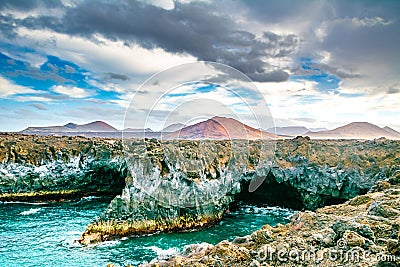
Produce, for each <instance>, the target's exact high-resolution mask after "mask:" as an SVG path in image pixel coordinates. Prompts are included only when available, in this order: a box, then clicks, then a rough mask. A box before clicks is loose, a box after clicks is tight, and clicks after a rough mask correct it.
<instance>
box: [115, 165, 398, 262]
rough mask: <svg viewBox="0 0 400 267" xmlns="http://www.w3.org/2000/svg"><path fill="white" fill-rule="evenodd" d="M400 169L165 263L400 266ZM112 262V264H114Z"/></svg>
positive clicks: (188, 248)
mask: <svg viewBox="0 0 400 267" xmlns="http://www.w3.org/2000/svg"><path fill="white" fill-rule="evenodd" d="M399 264H400V172H397V174H395V175H394V176H393V177H391V178H390V179H389V180H388V181H379V182H377V183H376V185H375V186H374V187H373V188H372V189H371V190H370V192H368V193H367V194H364V195H360V196H357V197H354V198H352V199H351V200H349V201H347V202H345V203H343V204H339V205H333V206H326V207H323V208H319V209H317V210H316V211H315V212H313V211H302V212H297V213H296V214H294V215H293V216H292V218H291V221H290V222H289V223H288V224H285V225H277V226H275V227H271V226H270V225H264V226H263V227H262V229H260V230H257V231H255V232H253V233H252V234H250V235H247V236H243V237H237V238H235V239H234V240H233V241H231V242H229V241H227V240H224V241H221V242H220V243H218V244H216V245H212V244H207V243H201V244H192V245H189V246H186V247H185V248H184V251H183V252H182V253H180V254H177V255H175V256H172V257H171V258H170V259H168V260H161V261H153V262H151V263H145V264H142V265H140V266H141V267H155V266H157V267H167V266H199V267H200V266H252V267H257V266H393V267H395V266H399ZM109 266H113V265H112V264H110V265H109Z"/></svg>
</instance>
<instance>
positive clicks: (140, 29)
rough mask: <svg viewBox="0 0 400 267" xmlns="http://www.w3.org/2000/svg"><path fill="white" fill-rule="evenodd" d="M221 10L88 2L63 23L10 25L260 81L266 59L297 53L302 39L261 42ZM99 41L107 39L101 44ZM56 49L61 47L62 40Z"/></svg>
mask: <svg viewBox="0 0 400 267" xmlns="http://www.w3.org/2000/svg"><path fill="white" fill-rule="evenodd" d="M215 5H216V4H214V3H213V4H211V3H204V2H189V3H180V2H175V3H174V8H173V9H168V10H167V9H164V8H162V7H160V6H157V5H147V4H144V3H141V2H136V1H116V2H105V1H104V2H102V1H101V2H96V3H94V2H90V1H88V2H79V3H78V4H77V6H76V7H72V8H67V9H65V13H64V14H63V15H62V16H60V17H59V19H53V18H52V19H51V20H50V19H49V17H47V16H39V17H27V18H20V19H17V20H14V21H12V19H10V17H6V18H7V19H8V20H10V22H9V23H8V24H7V25H11V24H12V25H14V24H15V23H17V24H18V25H20V26H23V27H25V28H26V29H27V31H31V30H44V29H50V30H49V31H53V32H57V33H63V34H67V35H68V36H75V37H78V38H79V37H84V38H85V39H90V40H93V41H96V42H97V43H98V44H99V45H101V44H102V43H104V42H109V41H111V42H118V41H121V42H122V43H123V45H124V46H127V47H132V48H134V49H138V47H137V46H139V47H142V48H145V49H149V50H154V49H161V50H164V51H165V52H167V53H171V54H179V55H187V54H189V55H192V56H194V57H196V58H198V59H200V60H206V61H217V62H221V63H224V64H228V65H231V66H233V67H235V68H237V69H239V70H241V71H243V72H244V73H245V74H247V75H248V76H252V77H253V78H254V79H256V80H258V79H259V78H261V74H263V73H266V74H268V72H269V71H270V70H269V67H270V66H269V64H268V62H267V61H266V60H264V59H263V58H270V57H272V58H284V57H287V56H290V55H292V54H293V53H295V52H296V51H297V48H298V46H299V39H298V38H296V36H294V35H293V34H284V35H277V34H275V35H274V36H273V38H271V33H266V34H263V35H260V36H257V35H254V34H253V33H251V32H249V31H243V30H240V25H238V24H237V23H236V22H235V21H234V19H232V18H231V17H229V16H227V15H226V14H224V13H222V12H218V13H217V12H215V10H216V9H214V6H215ZM110 10H112V11H113V12H114V15H113V16H109V15H108V14H109V11H110ZM213 10H214V11H213ZM217 10H218V9H217ZM127 21H129V23H126V22H127ZM13 23H14V24H13ZM17 30H18V29H16V28H14V29H13V30H12V31H13V32H14V33H15V32H16V31H17ZM99 36H103V37H104V38H105V39H103V40H99V39H98V37H99ZM42 40H43V38H42ZM49 40H51V39H49ZM56 45H57V46H58V45H59V44H58V38H56ZM74 47H77V46H74ZM97 55H101V53H98V54H97ZM125 55H126V54H125ZM141 63H144V61H142V62H141ZM267 78H269V79H272V80H273V81H279V80H286V79H287V75H267ZM263 79H264V80H265V79H266V78H263ZM276 79H277V80H276Z"/></svg>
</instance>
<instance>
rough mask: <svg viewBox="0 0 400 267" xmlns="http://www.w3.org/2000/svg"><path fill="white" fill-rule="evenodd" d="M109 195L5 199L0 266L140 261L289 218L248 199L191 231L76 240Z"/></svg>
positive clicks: (0, 226)
mask: <svg viewBox="0 0 400 267" xmlns="http://www.w3.org/2000/svg"><path fill="white" fill-rule="evenodd" d="M108 203H109V200H108V199H99V198H86V199H82V200H81V201H78V202H64V203H41V204H30V203H0V266H24V267H28V266H104V267H105V266H106V265H107V263H115V264H119V265H126V264H128V263H129V264H132V265H138V264H140V263H143V262H145V261H151V260H152V259H154V258H157V257H158V258H165V257H167V256H168V255H171V254H172V253H175V252H177V251H180V250H182V249H183V247H184V246H185V245H188V244H192V243H201V242H208V243H211V244H215V243H217V242H219V241H221V240H225V239H227V240H232V239H233V238H235V237H236V236H243V235H247V234H249V233H251V232H253V231H254V230H257V229H259V228H260V227H261V226H262V225H264V224H267V223H268V224H271V225H275V224H277V223H285V222H286V221H287V218H288V216H290V215H291V214H292V212H291V211H289V210H287V209H280V208H271V207H254V206H248V205H242V206H241V207H240V208H238V209H237V210H236V211H234V212H231V213H229V214H227V215H226V217H225V218H224V220H223V221H222V222H221V223H220V224H218V225H215V226H213V227H210V228H206V229H202V230H200V231H192V232H186V233H168V234H155V235H151V236H145V237H139V238H124V239H123V240H120V241H110V242H105V243H103V244H101V245H96V246H89V247H83V246H80V245H77V244H76V243H75V242H74V240H76V239H78V238H79V237H80V234H81V233H82V232H83V231H84V229H85V227H86V225H87V224H88V223H89V222H90V221H91V220H92V219H93V218H94V217H96V216H98V215H99V214H100V213H101V212H102V211H103V210H104V209H105V208H106V206H107V204H108Z"/></svg>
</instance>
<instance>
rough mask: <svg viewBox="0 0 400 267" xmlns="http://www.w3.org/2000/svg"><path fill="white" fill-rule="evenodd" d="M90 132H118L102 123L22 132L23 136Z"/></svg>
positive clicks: (69, 125)
mask: <svg viewBox="0 0 400 267" xmlns="http://www.w3.org/2000/svg"><path fill="white" fill-rule="evenodd" d="M91 132H118V130H117V129H116V128H114V127H112V126H111V125H109V124H107V123H105V122H103V121H94V122H91V123H87V124H82V125H78V124H75V123H67V124H65V125H63V126H46V127H28V128H26V129H25V130H22V131H21V133H24V134H52V133H91Z"/></svg>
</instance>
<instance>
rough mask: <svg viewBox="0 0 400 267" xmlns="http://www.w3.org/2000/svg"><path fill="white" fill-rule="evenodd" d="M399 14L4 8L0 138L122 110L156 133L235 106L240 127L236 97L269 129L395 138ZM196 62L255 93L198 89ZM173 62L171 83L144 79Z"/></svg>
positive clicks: (307, 6) (317, 7) (139, 6)
mask: <svg viewBox="0 0 400 267" xmlns="http://www.w3.org/2000/svg"><path fill="white" fill-rule="evenodd" d="M398 10H400V1H397V0H393V1H388V0H382V1H372V0H371V1H368V0H362V1H357V0H354V1H345V0H340V1H328V0H325V1H324V0H321V1H308V0H307V1H306V0H299V1H292V0H279V1H263V0H254V1H245V0H236V1H224V0H222V1H190V0H177V1H168V0H165V1H162V0H151V1H133V0H132V1H118V0H116V1H78V0H61V1H55V0H54V1H53V0H49V1H38V0H32V1H21V0H2V1H1V2H0V131H20V130H22V129H24V128H26V127H28V126H48V125H63V124H67V123H69V122H74V123H78V124H83V123H88V122H91V121H96V120H101V121H105V122H107V123H109V124H111V125H113V126H114V127H116V128H119V129H122V128H124V126H126V123H125V122H124V118H125V114H126V113H129V112H132V114H131V116H130V117H131V118H138V117H142V116H144V115H143V114H147V115H148V114H150V113H151V114H152V116H153V117H152V118H153V120H150V121H149V123H148V124H146V125H145V126H149V127H151V128H154V130H159V129H161V128H162V127H163V126H164V125H163V123H165V122H171V123H172V122H173V123H175V122H190V121H192V122H193V120H195V119H196V118H200V117H207V116H212V115H227V114H230V113H232V110H233V113H235V114H236V115H237V114H239V115H243V114H244V115H243V116H244V120H245V122H246V119H245V117H246V114H247V112H248V110H246V108H243V107H245V106H246V105H245V104H243V103H244V102H246V103H248V102H249V101H250V102H251V101H252V100H254V99H259V98H258V96H259V95H260V94H261V95H262V97H263V101H262V102H263V103H265V110H266V113H269V112H270V113H271V114H272V117H273V120H274V122H275V125H277V126H292V125H299V126H300V125H301V126H306V127H310V128H318V127H325V128H329V129H332V128H334V127H338V126H341V125H344V124H347V123H350V122H353V121H368V122H370V123H374V124H376V125H378V126H381V127H383V126H386V125H388V126H390V127H392V128H394V129H396V130H398V131H400V120H399V111H400V64H399V63H400V49H399V47H400V13H399V11H398ZM199 61H200V62H202V61H206V62H216V63H218V64H224V65H227V66H230V67H232V68H234V69H235V70H237V71H240V72H241V73H243V75H245V76H246V77H248V78H249V79H250V80H251V81H252V85H248V84H247V85H243V84H241V83H238V82H232V79H231V78H232V77H228V76H229V75H231V74H230V72H229V71H228V72H225V73H223V72H218V69H219V68H218V67H216V69H215V70H216V71H215V72H214V73H213V74H212V75H211V76H212V77H211V76H210V77H211V78H210V77H208V76H207V77H206V78H207V79H209V82H206V83H204V81H205V80H207V79H202V80H201V82H199V81H196V80H193V78H194V77H195V76H193V73H194V72H195V71H194V70H196V68H194V69H193V68H192V66H193V65H191V64H189V63H195V62H199ZM182 64H186V65H183V66H186V69H180V71H179V72H175V75H177V76H180V77H181V79H180V82H181V86H177V83H168V82H166V80H168V79H169V77H164V78H163V79H164V80H163V81H162V82H160V81H158V80H157V81H154V82H153V84H149V83H148V81H149V79H150V80H151V77H153V78H154V77H160V75H159V76H157V75H158V74H157V73H159V72H160V71H164V72H165V70H168V69H170V68H174V67H176V66H182ZM214 67H215V66H214ZM214 74H215V76H214ZM161 76H162V75H161ZM164 76H165V75H164ZM197 78H198V77H197ZM185 79H186V80H185ZM184 80H185V81H186V82H185V83H184V82H183V81H184ZM221 80H224V82H222V84H224V85H226V86H227V87H224V86H220V85H221V83H219V81H221ZM228 80H230V81H231V82H230V83H229V82H227V81H228ZM146 81H147V83H146ZM143 84H145V86H143ZM160 84H161V85H162V86H161V85H160ZM157 85H160V86H157ZM229 86H236V87H235V90H236V91H235V92H239V95H238V94H230V93H229V92H230V91H229V90H230V89H229ZM241 86H243V87H241ZM249 87H251V88H252V89H254V88H256V89H257V90H252V89H251V90H249V89H248V88H249ZM182 88H184V90H183V91H182ZM157 96H158V98H157ZM160 96H161V99H159V97H160ZM193 98H196V99H198V100H199V99H200V100H199V101H200V102H199V101H198V102H196V101H194V100H193ZM201 99H203V100H204V99H208V100H207V101H208V102H207V101H206V102H204V101H203V100H201ZM188 101H189V102H188ZM190 101H194V102H190ZM201 101H203V102H201ZM241 102H242V104H241ZM210 105H212V106H213V107H214V106H221V109H217V108H215V109H213V108H210ZM250 106H251V105H250ZM128 107H129V109H128V110H127V108H128ZM177 107H186V108H185V109H182V110H180V112H174V110H175V111H176V109H177ZM227 110H228V111H229V112H228V111H227ZM225 111H226V112H225ZM171 112H174V116H173V120H171V119H165V118H170V117H168V116H169V115H168V114H171ZM261 113H262V111H259V114H261ZM154 114H160V115H159V116H164V120H163V122H162V123H158V122H160V121H161V120H160V121H158V119H157V118H158V117H157V116H158V115H157V116H156V115H154ZM162 114H164V115H162ZM165 114H167V115H165ZM128 115H129V114H128ZM135 115H138V116H135ZM243 116H242V117H243ZM128 117H129V116H128ZM248 123H249V124H252V122H251V120H250V121H248ZM139 124H140V125H139V126H143V124H142V123H139ZM130 126H132V127H134V126H135V125H130ZM253 126H254V125H253Z"/></svg>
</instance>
